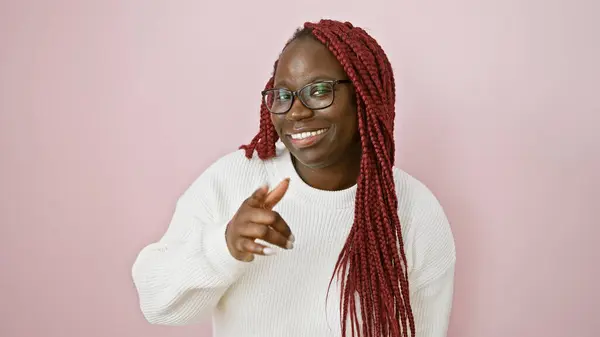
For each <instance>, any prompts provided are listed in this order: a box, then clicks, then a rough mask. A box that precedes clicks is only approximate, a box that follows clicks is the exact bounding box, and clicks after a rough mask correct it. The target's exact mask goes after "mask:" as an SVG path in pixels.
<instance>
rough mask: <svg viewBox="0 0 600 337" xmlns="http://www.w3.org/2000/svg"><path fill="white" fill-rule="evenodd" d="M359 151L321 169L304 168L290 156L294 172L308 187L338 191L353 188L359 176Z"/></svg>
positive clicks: (356, 150)
mask: <svg viewBox="0 0 600 337" xmlns="http://www.w3.org/2000/svg"><path fill="white" fill-rule="evenodd" d="M360 157H361V149H360V146H359V147H358V149H355V150H352V151H351V153H349V154H346V155H344V156H343V158H341V159H340V160H339V161H338V162H336V163H335V164H332V165H329V166H327V167H323V168H312V167H309V166H305V165H304V164H302V163H301V162H299V161H297V160H296V159H295V158H294V156H292V161H293V163H294V167H295V168H296V172H298V175H299V176H300V177H301V178H302V180H304V182H305V183H307V184H308V185H310V186H312V187H314V188H316V189H319V190H325V191H339V190H344V189H347V188H350V187H352V186H354V185H355V184H356V182H357V180H358V175H359V174H360Z"/></svg>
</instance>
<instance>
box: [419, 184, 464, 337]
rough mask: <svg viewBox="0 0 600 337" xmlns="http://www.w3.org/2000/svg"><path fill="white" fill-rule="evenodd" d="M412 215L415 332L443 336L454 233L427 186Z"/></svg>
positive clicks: (424, 336)
mask: <svg viewBox="0 0 600 337" xmlns="http://www.w3.org/2000/svg"><path fill="white" fill-rule="evenodd" d="M413 216H414V218H413V221H414V223H413V226H414V231H415V236H414V241H413V244H414V246H413V247H414V268H413V270H412V271H411V272H410V274H409V275H410V276H409V278H410V285H411V295H410V301H411V307H412V310H413V315H414V320H415V330H416V331H415V333H416V334H415V335H416V336H419V337H446V334H447V330H448V325H449V320H450V314H451V310H452V301H453V294H454V269H455V264H456V248H455V244H454V236H453V234H452V230H451V226H450V223H449V221H448V219H447V217H446V214H445V212H444V210H443V208H442V206H441V205H440V203H439V202H438V200H437V199H436V197H435V196H434V195H433V194H432V193H431V191H429V190H428V189H426V188H422V189H421V191H420V194H419V197H418V198H417V202H416V205H415V209H414V213H413Z"/></svg>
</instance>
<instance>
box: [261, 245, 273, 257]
mask: <svg viewBox="0 0 600 337" xmlns="http://www.w3.org/2000/svg"><path fill="white" fill-rule="evenodd" d="M263 254H265V255H274V254H275V251H274V250H273V249H271V248H269V247H267V248H264V249H263Z"/></svg>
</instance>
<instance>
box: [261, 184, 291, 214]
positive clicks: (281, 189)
mask: <svg viewBox="0 0 600 337" xmlns="http://www.w3.org/2000/svg"><path fill="white" fill-rule="evenodd" d="M289 186H290V178H286V179H284V180H283V181H282V182H280V183H279V184H278V185H277V186H276V187H275V188H274V189H273V190H272V191H271V192H269V193H268V194H267V196H266V197H265V199H264V202H263V205H264V208H265V209H272V208H273V207H275V205H277V203H278V202H279V201H281V199H282V198H283V196H284V195H285V193H286V192H287V190H288V187H289Z"/></svg>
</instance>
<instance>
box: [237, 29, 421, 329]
mask: <svg viewBox="0 0 600 337" xmlns="http://www.w3.org/2000/svg"><path fill="white" fill-rule="evenodd" d="M303 36H310V37H313V38H315V39H316V40H318V41H320V42H321V43H323V44H324V45H325V46H327V48H328V49H329V50H330V51H331V52H332V53H333V55H334V56H335V57H336V59H337V60H338V61H339V62H340V64H341V65H342V67H343V68H344V71H345V72H346V74H347V75H348V77H349V78H350V80H351V81H352V83H353V86H354V88H355V91H356V100H357V102H356V103H357V114H358V116H357V119H358V131H359V134H360V140H361V147H362V155H361V162H360V174H359V177H358V181H357V191H356V201H355V203H356V204H355V213H354V224H353V226H352V228H351V230H350V233H349V234H348V238H347V240H346V242H345V244H344V247H343V248H342V251H341V252H340V255H339V258H338V261H337V263H336V266H335V270H334V273H333V276H332V280H333V278H334V277H335V276H336V275H337V276H338V277H339V278H340V285H341V289H342V290H341V292H340V300H341V313H340V314H341V318H342V327H341V328H342V336H344V337H346V336H348V333H350V334H351V336H353V337H354V336H363V337H409V336H412V337H414V336H415V324H414V317H413V314H412V310H411V306H410V299H409V284H408V270H407V261H406V255H405V252H404V245H403V240H402V231H401V226H400V220H399V218H398V200H397V197H396V191H395V185H394V176H393V170H392V168H393V164H394V158H395V145H394V118H395V89H396V88H395V81H394V75H393V71H392V67H391V65H390V62H389V60H388V58H387V55H386V54H385V52H384V51H383V49H382V48H381V47H380V46H379V44H378V43H377V41H375V39H373V38H372V37H371V36H369V34H368V33H367V32H366V31H364V30H363V29H361V28H358V27H354V26H353V25H352V24H350V23H348V22H346V23H342V22H338V21H333V20H321V21H319V22H318V23H310V22H307V23H305V24H304V28H303V29H301V30H298V31H297V32H296V34H294V36H293V37H292V39H290V41H288V44H289V43H290V42H291V41H293V40H295V39H297V38H299V37H303ZM275 68H276V65H275ZM272 87H273V77H271V78H270V80H269V81H268V83H267V85H266V89H270V88H272ZM260 114H261V120H260V131H259V133H258V134H257V135H256V137H254V139H253V140H252V142H250V144H248V145H245V146H242V148H243V149H245V150H246V156H247V157H248V158H250V157H252V154H253V153H254V151H257V152H258V155H259V157H260V158H262V159H267V158H271V157H273V156H275V142H276V141H277V140H278V137H277V133H276V132H275V129H274V127H273V125H272V123H271V120H270V113H269V111H268V110H267V108H266V106H265V104H264V102H263V103H262V104H261V109H260ZM348 319H350V324H349V325H348V324H347V323H348V321H347V320H348ZM361 321H362V324H361ZM347 326H350V330H351V331H350V332H348V331H347Z"/></svg>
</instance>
